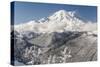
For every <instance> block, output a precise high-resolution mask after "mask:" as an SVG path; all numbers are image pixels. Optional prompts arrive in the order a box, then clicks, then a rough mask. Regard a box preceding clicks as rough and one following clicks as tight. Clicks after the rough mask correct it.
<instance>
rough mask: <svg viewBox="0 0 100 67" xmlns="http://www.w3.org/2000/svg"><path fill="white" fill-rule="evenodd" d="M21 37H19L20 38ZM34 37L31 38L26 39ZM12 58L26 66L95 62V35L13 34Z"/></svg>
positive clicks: (70, 33)
mask: <svg viewBox="0 0 100 67" xmlns="http://www.w3.org/2000/svg"><path fill="white" fill-rule="evenodd" d="M20 36H21V37H20ZM30 36H35V37H33V38H28V37H30ZM12 39H14V58H15V59H16V60H17V61H19V62H22V63H24V64H26V65H28V64H48V63H51V64H53V63H67V62H83V61H96V60H97V35H96V34H94V33H91V34H89V33H88V32H78V31H74V32H70V31H66V32H63V33H57V32H53V33H45V34H37V35H36V34H35V33H34V32H31V35H27V36H26V35H21V34H19V33H18V32H15V33H14V37H12Z"/></svg>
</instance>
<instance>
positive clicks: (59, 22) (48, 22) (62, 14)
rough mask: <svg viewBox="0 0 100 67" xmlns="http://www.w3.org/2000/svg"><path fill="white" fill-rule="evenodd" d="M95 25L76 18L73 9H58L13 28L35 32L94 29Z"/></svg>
mask: <svg viewBox="0 0 100 67" xmlns="http://www.w3.org/2000/svg"><path fill="white" fill-rule="evenodd" d="M96 26H97V25H96V23H93V22H89V21H87V22H84V21H83V20H82V19H80V18H78V17H77V13H76V12H75V11H65V10H59V11H56V12H55V13H53V14H52V15H50V16H48V17H47V18H41V19H40V20H37V21H35V20H33V21H30V22H27V23H23V24H19V25H15V30H17V31H19V32H25V31H34V32H36V33H51V32H64V31H95V30H96V29H97V28H96ZM89 27H91V29H90V28H89Z"/></svg>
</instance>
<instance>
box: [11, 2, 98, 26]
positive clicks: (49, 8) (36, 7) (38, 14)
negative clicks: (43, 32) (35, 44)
mask: <svg viewBox="0 0 100 67" xmlns="http://www.w3.org/2000/svg"><path fill="white" fill-rule="evenodd" d="M14 9H15V12H14V16H15V19H14V22H15V24H20V23H25V22H28V21H30V20H39V19H41V18H43V17H47V16H49V15H51V14H53V13H54V12H56V11H58V10H62V9H63V10H66V11H73V10H74V11H76V12H77V14H78V15H80V16H82V17H83V18H84V19H87V20H90V21H93V22H96V21H97V7H96V6H81V5H68V4H49V3H47V4H46V3H45V4H43V3H33V2H14ZM12 13H13V12H12Z"/></svg>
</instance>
